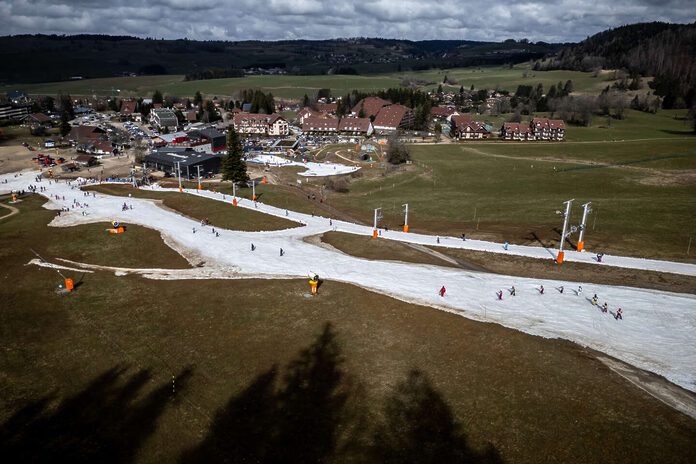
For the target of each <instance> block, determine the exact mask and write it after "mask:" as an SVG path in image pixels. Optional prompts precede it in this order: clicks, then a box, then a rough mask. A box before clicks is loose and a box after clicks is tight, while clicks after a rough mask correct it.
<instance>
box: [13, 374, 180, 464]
mask: <svg viewBox="0 0 696 464" xmlns="http://www.w3.org/2000/svg"><path fill="white" fill-rule="evenodd" d="M125 371H126V369H125V368H123V367H114V368H112V369H109V370H108V371H106V372H104V373H103V374H101V375H100V376H98V377H97V378H95V379H94V380H93V381H92V382H91V383H90V384H89V385H88V386H87V388H85V389H84V390H83V391H81V392H79V393H77V394H75V395H74V396H72V397H68V398H65V399H63V400H62V401H60V403H59V404H58V405H57V406H56V407H54V408H52V407H51V403H53V402H54V401H55V400H56V396H57V395H56V394H55V393H53V394H50V395H47V396H46V397H44V398H42V399H40V400H38V401H35V402H33V403H31V404H29V405H27V406H25V407H23V408H22V409H20V410H19V411H17V412H16V413H15V414H14V415H13V416H12V417H10V418H9V419H8V420H7V421H5V423H3V424H2V425H1V426H0V449H2V455H3V459H4V460H6V462H99V463H123V462H126V463H127V462H132V461H133V460H134V459H135V457H136V454H137V451H138V450H139V448H140V446H141V445H142V444H143V443H144V442H145V440H146V439H147V438H148V437H149V436H150V435H151V434H152V433H153V432H154V431H155V428H156V423H157V419H158V417H159V416H160V415H161V414H162V412H163V410H164V408H165V406H166V405H167V403H168V402H169V401H170V399H171V398H172V387H171V384H170V383H169V382H165V383H164V384H163V385H161V386H159V387H158V388H157V389H155V390H153V391H152V392H150V393H148V394H147V395H146V396H144V397H142V398H138V397H139V396H140V392H141V390H142V389H143V388H144V387H145V384H146V383H147V382H149V381H150V379H151V376H150V372H149V371H148V370H140V371H139V372H137V373H135V374H133V375H131V376H130V377H125ZM191 372H192V371H191V370H190V369H186V370H184V371H183V372H182V373H180V374H179V375H178V376H177V387H178V388H179V389H181V388H184V386H185V384H186V382H187V380H188V378H189V377H190V375H191Z"/></svg>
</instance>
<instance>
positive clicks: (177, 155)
mask: <svg viewBox="0 0 696 464" xmlns="http://www.w3.org/2000/svg"><path fill="white" fill-rule="evenodd" d="M221 161H222V156H221V155H218V154H213V153H204V152H198V151H195V150H193V149H192V148H184V147H171V148H168V147H164V148H159V149H156V150H153V151H152V153H148V154H147V155H145V165H146V166H147V167H148V168H149V169H154V170H155V171H164V172H165V173H168V174H172V175H174V176H176V175H177V171H176V168H177V163H179V166H180V168H181V176H182V177H185V178H189V179H193V178H196V177H197V176H198V166H200V167H201V176H205V175H208V174H216V173H218V172H219V171H220V164H221Z"/></svg>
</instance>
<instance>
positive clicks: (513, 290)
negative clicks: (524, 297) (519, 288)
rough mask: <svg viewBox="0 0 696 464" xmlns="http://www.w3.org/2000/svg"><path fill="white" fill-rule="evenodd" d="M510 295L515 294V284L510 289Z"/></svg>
mask: <svg viewBox="0 0 696 464" xmlns="http://www.w3.org/2000/svg"><path fill="white" fill-rule="evenodd" d="M510 295H512V296H515V286H514V285H513V286H512V288H511V289H510Z"/></svg>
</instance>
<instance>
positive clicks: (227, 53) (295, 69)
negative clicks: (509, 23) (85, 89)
mask: <svg viewBox="0 0 696 464" xmlns="http://www.w3.org/2000/svg"><path fill="white" fill-rule="evenodd" d="M561 47H562V45H561V44H547V43H543V42H539V43H537V44H533V43H529V42H527V41H520V42H517V41H514V40H507V41H504V42H477V41H470V40H424V41H409V40H397V39H375V38H353V39H331V40H283V41H277V42H264V41H243V42H223V41H194V40H187V39H179V40H157V39H151V38H146V39H141V38H137V37H128V36H108V35H87V34H81V35H73V36H60V35H15V36H5V37H0V81H1V82H5V83H31V82H49V81H61V80H68V79H70V78H72V77H77V76H79V77H84V78H94V77H112V76H118V75H123V74H126V75H127V74H129V73H135V74H189V73H190V74H192V75H194V76H196V78H201V76H212V77H223V76H235V75H237V74H236V73H235V72H233V71H232V70H237V71H238V70H241V69H249V68H265V69H268V68H278V69H282V70H283V71H284V72H287V73H289V74H306V75H313V74H327V73H336V74H362V73H371V74H372V73H380V72H392V71H400V70H404V71H406V70H420V69H429V68H453V67H464V66H483V65H495V64H504V63H519V62H523V61H527V60H530V59H538V58H541V57H543V56H545V55H548V54H550V53H555V52H557V51H559V50H560V49H561ZM27 57H30V59H27Z"/></svg>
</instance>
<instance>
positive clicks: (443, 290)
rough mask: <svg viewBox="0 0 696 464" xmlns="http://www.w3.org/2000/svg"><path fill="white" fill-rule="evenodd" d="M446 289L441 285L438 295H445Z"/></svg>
mask: <svg viewBox="0 0 696 464" xmlns="http://www.w3.org/2000/svg"><path fill="white" fill-rule="evenodd" d="M446 291H447V290H445V286H444V285H443V286H442V288H441V289H440V296H445V292H446Z"/></svg>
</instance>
